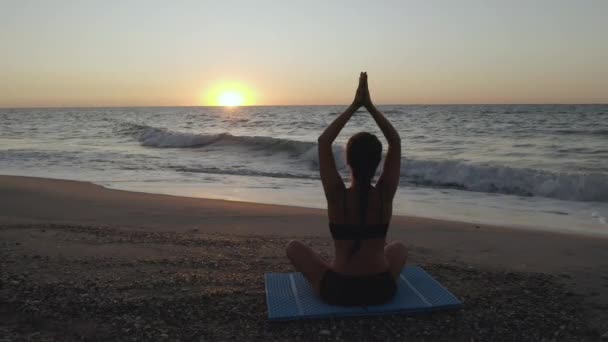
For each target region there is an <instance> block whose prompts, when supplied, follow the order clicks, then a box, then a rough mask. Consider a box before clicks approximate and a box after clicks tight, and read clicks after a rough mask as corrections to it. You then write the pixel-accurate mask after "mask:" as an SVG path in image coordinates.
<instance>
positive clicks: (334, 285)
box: [319, 270, 397, 306]
mask: <svg viewBox="0 0 608 342" xmlns="http://www.w3.org/2000/svg"><path fill="white" fill-rule="evenodd" d="M319 292H320V293H319V294H320V296H321V299H322V300H323V301H324V302H326V303H328V304H332V305H342V306H367V305H379V304H384V303H386V302H388V301H390V300H391V299H392V298H393V297H394V296H395V293H396V292H397V284H396V282H395V279H394V278H393V275H392V274H391V273H390V272H388V271H386V272H382V273H376V274H368V275H363V276H360V275H357V276H354V275H344V274H340V273H337V272H334V271H332V270H328V271H326V272H325V274H324V275H323V279H321V284H320V288H319Z"/></svg>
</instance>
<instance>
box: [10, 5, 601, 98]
mask: <svg viewBox="0 0 608 342" xmlns="http://www.w3.org/2000/svg"><path fill="white" fill-rule="evenodd" d="M0 47H1V48H0V50H1V51H0V107H22V106H122V105H125V106H126V105H134V106H147V105H150V106H154V105H200V104H208V96H207V94H208V93H209V92H210V91H211V90H212V89H213V88H214V87H216V86H217V85H218V84H222V83H223V82H238V83H239V84H243V85H246V86H247V87H249V88H250V89H251V90H252V92H253V93H254V95H255V103H256V104H261V105H274V104H345V103H348V102H349V101H351V100H352V97H353V93H354V89H355V87H356V81H357V77H358V74H359V72H360V71H367V72H368V74H369V78H370V89H371V93H372V98H373V99H374V101H375V102H377V103H380V104H382V103H384V104H409V103H425V104H434V103H607V102H608V1H605V0H579V1H576V0H570V1H566V0H516V1H503V0H500V1H492V0H470V1H465V0H462V1H452V0H445V1H439V0H426V1H423V0H420V1H406V0H398V1H370V0H365V1H357V0H348V1H337V0H335V1H327V0H325V1H316V0H314V1H313V0H307V1H275V0H256V1H249V0H242V1H237V0H232V1H231V0H218V1H205V0H199V1H186V0H182V1H152V0H148V1H143V0H142V1H131V0H120V1H119V0H105V1H102V0H99V1H88V0H73V1H67V0H52V1H42V0H40V1H29V0H0Z"/></svg>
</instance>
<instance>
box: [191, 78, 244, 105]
mask: <svg viewBox="0 0 608 342" xmlns="http://www.w3.org/2000/svg"><path fill="white" fill-rule="evenodd" d="M201 102H202V103H203V104H204V105H208V106H222V107H238V106H251V105H253V104H255V100H254V96H253V92H252V91H251V89H250V88H249V87H247V86H246V85H244V84H243V83H241V82H223V83H219V84H216V85H215V86H213V87H211V88H210V89H209V90H208V91H207V92H206V96H205V98H204V99H202V101H201Z"/></svg>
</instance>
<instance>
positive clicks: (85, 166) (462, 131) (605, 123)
mask: <svg viewBox="0 0 608 342" xmlns="http://www.w3.org/2000/svg"><path fill="white" fill-rule="evenodd" d="M344 109H345V106H253V107H153V108H145V107H125V108H117V107H114V108H39V109H38V108H37V109H26V108H20V109H6V108H5V109H0V174H3V175H23V176H35V177H47V178H57V179H71V180H78V181H89V182H93V183H95V184H99V185H102V186H104V187H108V188H112V189H122V190H130V191H139V192H149V193H159V194H170V195H179V196H190V197H204V198H216V199H225V200H235V201H248V202H259V203H271V204H285V205H293V206H303V207H314V208H326V203H325V197H324V195H323V192H322V187H321V182H320V180H319V168H318V153H317V143H316V141H317V137H318V136H319V135H320V134H321V132H322V131H323V130H324V128H325V127H327V125H328V124H329V123H330V122H331V121H332V120H334V119H335V118H336V116H337V115H339V114H340V113H341V111H342V110H344ZM379 109H380V110H381V111H382V112H383V113H384V114H385V115H386V117H387V118H388V119H389V120H390V121H391V122H392V123H393V125H394V126H395V127H396V129H397V130H398V132H399V133H400V134H401V139H402V152H403V156H402V167H401V181H400V185H399V190H398V192H397V195H396V198H395V201H394V210H393V211H394V213H395V214H401V215H414V216H419V217H429V218H438V219H447V220H457V221H465V222H471V223H476V224H495V225H501V226H510V227H514V228H521V229H534V230H541V231H550V232H567V233H568V232H569V233H578V234H583V235H595V236H598V235H602V236H608V224H607V220H608V219H607V218H608V105H394V106H379ZM360 131H368V132H372V133H375V134H377V135H378V136H379V137H381V141H382V142H383V145H384V146H383V148H384V151H386V146H387V145H386V140H384V138H383V137H382V134H381V132H380V131H379V129H378V127H377V126H376V125H375V123H374V121H373V119H372V118H371V116H370V115H369V114H368V113H367V112H366V111H365V110H364V109H361V110H359V111H358V112H357V113H355V114H354V115H353V117H352V119H351V120H350V122H349V123H348V124H347V125H346V127H345V128H344V130H343V131H342V133H341V134H340V136H339V137H338V139H337V140H336V142H335V144H334V149H333V150H334V156H335V159H336V163H337V166H338V167H339V169H340V172H341V174H342V176H343V177H344V179H345V181H346V182H347V184H348V183H349V169H348V166H347V165H346V163H345V143H346V141H347V140H348V138H349V137H350V136H351V135H352V134H354V133H356V132H360ZM379 172H380V170H379Z"/></svg>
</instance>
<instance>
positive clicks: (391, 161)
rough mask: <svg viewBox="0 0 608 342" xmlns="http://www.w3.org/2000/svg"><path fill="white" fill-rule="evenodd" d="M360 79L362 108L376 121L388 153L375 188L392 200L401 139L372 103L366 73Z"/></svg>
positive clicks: (397, 177) (398, 167) (399, 158)
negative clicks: (361, 84) (386, 144)
mask: <svg viewBox="0 0 608 342" xmlns="http://www.w3.org/2000/svg"><path fill="white" fill-rule="evenodd" d="M362 78H363V89H364V91H363V95H362V101H363V106H365V108H366V109H367V110H368V111H369V113H370V114H371V115H372V117H373V118H374V121H376V124H377V125H378V127H380V130H381V131H382V134H384V137H385V138H386V140H387V141H388V151H387V152H386V159H385V160H384V167H383V168H382V175H381V176H380V179H378V183H376V187H378V188H379V189H380V190H381V191H382V193H383V194H384V195H385V196H387V197H388V198H390V199H391V200H392V198H393V197H394V196H395V192H397V187H398V186H399V178H400V176H401V137H400V136H399V133H398V132H397V130H396V129H395V127H393V125H392V124H391V123H390V122H389V121H388V120H387V119H386V117H385V116H384V114H382V113H381V112H380V111H379V110H378V109H377V108H376V106H374V104H373V103H372V99H371V96H370V94H369V88H368V85H367V73H364V74H363V75H362Z"/></svg>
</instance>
